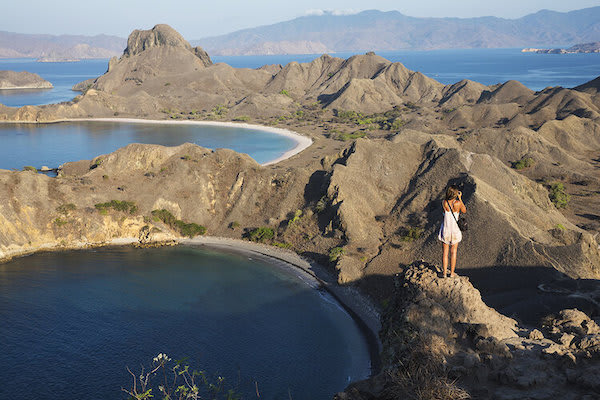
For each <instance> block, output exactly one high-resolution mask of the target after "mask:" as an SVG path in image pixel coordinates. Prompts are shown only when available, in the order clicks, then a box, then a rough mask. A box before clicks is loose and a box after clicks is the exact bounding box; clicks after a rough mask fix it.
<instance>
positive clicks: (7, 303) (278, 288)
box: [0, 246, 369, 399]
mask: <svg viewBox="0 0 600 400" xmlns="http://www.w3.org/2000/svg"><path fill="white" fill-rule="evenodd" d="M0 318H2V321H3V322H4V323H3V324H2V326H1V327H0V334H1V335H2V337H3V338H4V343H3V346H2V349H3V351H2V352H0V364H1V365H4V366H10V368H3V369H1V370H0V378H1V379H2V381H3V382H4V384H3V385H2V387H0V398H15V399H25V398H48V399H63V398H98V399H100V398H124V396H121V397H119V396H120V388H121V387H122V386H124V387H126V385H128V384H129V376H128V374H127V371H126V369H125V367H126V366H130V367H131V368H136V367H137V366H139V365H140V364H141V363H145V364H148V362H149V361H150V360H151V358H152V357H154V356H156V354H158V353H159V352H164V353H167V354H169V355H170V356H172V357H173V358H174V359H175V358H183V357H189V358H190V364H192V365H193V366H194V367H196V368H198V369H204V370H206V371H207V373H208V374H209V375H211V376H212V374H219V375H222V376H225V377H226V378H227V379H228V381H229V383H230V384H231V386H234V387H237V388H238V390H239V391H240V392H241V393H243V394H245V395H246V396H245V397H246V398H254V397H253V396H255V395H254V389H255V386H254V385H255V383H254V382H257V383H258V386H259V388H260V390H261V398H265V399H279V398H288V396H289V395H288V393H291V394H292V398H294V399H316V398H330V397H331V395H332V394H333V393H335V392H337V391H339V390H342V389H343V388H344V387H345V386H346V385H347V384H348V383H349V381H354V380H357V379H361V378H364V377H366V376H367V375H368V374H369V351H368V348H367V344H366V341H365V339H364V337H363V335H362V334H361V332H360V330H359V329H358V327H357V326H356V324H355V322H354V321H353V320H352V318H351V317H350V316H349V315H348V314H347V313H346V312H344V311H343V309H342V308H341V307H340V305H339V304H338V303H337V302H336V301H335V300H333V298H332V297H331V296H330V295H328V294H327V293H326V292H323V291H321V290H319V289H318V288H315V286H314V285H310V284H307V281H306V279H305V278H302V277H301V276H299V275H298V274H294V273H291V272H290V271H289V270H286V269H285V268H282V267H280V266H277V265H276V263H269V264H267V263H265V261H264V260H258V259H254V258H253V257H249V256H247V255H246V256H245V255H241V254H232V253H223V252H222V251H215V250H211V249H205V248H193V247H187V246H178V247H174V248H160V249H133V248H127V247H125V248H105V249H100V250H93V251H90V250H85V251H71V252H64V253H40V254H36V255H33V256H30V257H24V258H20V259H17V260H14V261H12V262H10V263H6V264H3V265H0ZM32 376H35V377H36V378H35V379H32ZM32 382H33V383H32ZM35 382H37V384H36V383H35ZM90 393H93V394H94V395H92V396H90V395H89V394H90Z"/></svg>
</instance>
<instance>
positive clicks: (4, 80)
mask: <svg viewBox="0 0 600 400" xmlns="http://www.w3.org/2000/svg"><path fill="white" fill-rule="evenodd" d="M53 87H54V86H52V83H50V82H48V81H47V80H45V79H44V78H42V77H41V76H39V75H38V74H33V73H31V72H26V71H21V72H15V71H0V89H52V88H53Z"/></svg>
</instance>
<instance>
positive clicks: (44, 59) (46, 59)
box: [36, 56, 81, 63]
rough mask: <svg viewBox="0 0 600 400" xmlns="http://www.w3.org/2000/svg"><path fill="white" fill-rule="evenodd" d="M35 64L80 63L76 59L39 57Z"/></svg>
mask: <svg viewBox="0 0 600 400" xmlns="http://www.w3.org/2000/svg"><path fill="white" fill-rule="evenodd" d="M36 61H37V62H42V63H56V62H79V61H81V60H80V59H78V58H68V57H65V58H62V57H49V56H46V57H40V58H38V59H37V60H36Z"/></svg>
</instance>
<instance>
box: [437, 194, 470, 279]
mask: <svg viewBox="0 0 600 400" xmlns="http://www.w3.org/2000/svg"><path fill="white" fill-rule="evenodd" d="M442 207H443V208H444V220H443V221H442V226H441V227H440V233H439V234H438V239H439V240H441V241H442V246H443V248H444V253H443V259H442V261H443V262H442V263H443V266H444V275H443V276H442V277H443V278H445V277H446V273H447V271H448V252H450V277H452V278H454V276H455V274H454V269H455V268H456V251H457V249H458V243H459V242H460V241H461V240H462V232H461V231H460V229H459V228H458V217H459V215H460V213H466V212H467V208H466V207H465V205H464V203H463V202H462V192H461V191H460V190H458V187H457V186H456V185H451V186H450V187H448V190H446V198H445V199H444V201H443V202H442Z"/></svg>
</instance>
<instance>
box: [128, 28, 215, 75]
mask: <svg viewBox="0 0 600 400" xmlns="http://www.w3.org/2000/svg"><path fill="white" fill-rule="evenodd" d="M167 46H170V47H178V48H181V49H185V50H188V51H190V52H191V53H193V54H194V55H196V56H197V57H198V58H200V59H201V60H202V62H203V63H204V65H206V66H208V65H211V64H212V61H211V60H210V57H209V56H208V54H207V53H206V51H204V50H203V49H202V48H201V47H195V48H192V46H191V45H190V44H189V43H188V42H187V41H186V40H185V39H184V38H183V36H181V34H179V32H177V31H176V30H175V29H173V28H171V27H170V26H169V25H167V24H158V25H156V26H154V28H152V29H150V30H138V29H136V30H134V31H133V32H132V33H131V34H130V35H129V38H127V48H126V49H125V51H124V52H123V55H124V56H133V55H136V54H140V53H141V52H143V51H145V50H148V49H151V48H155V47H167Z"/></svg>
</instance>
